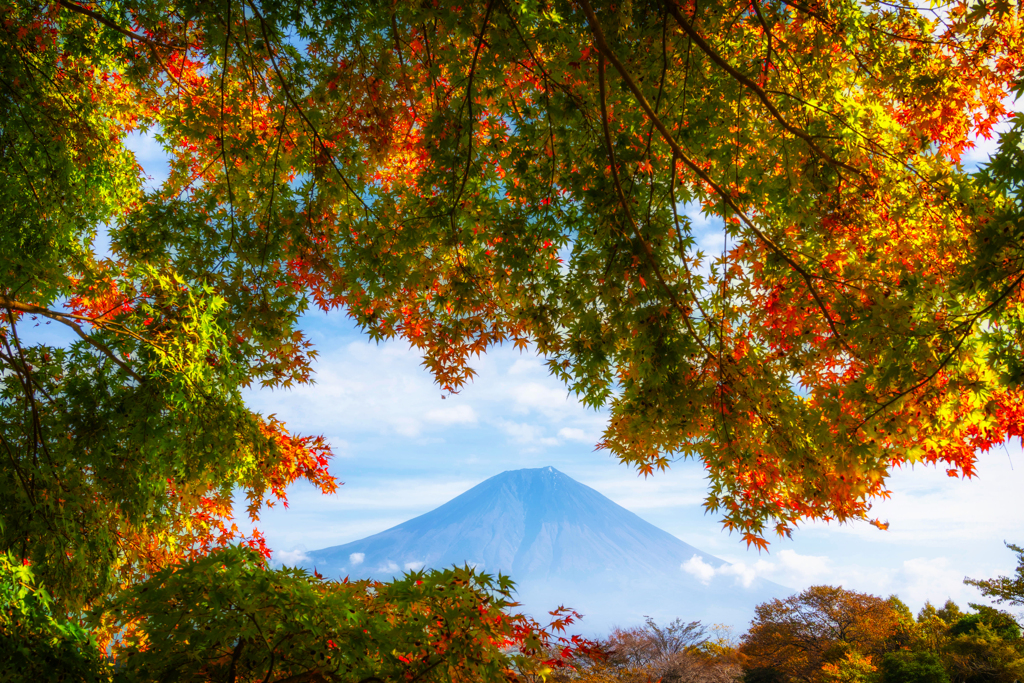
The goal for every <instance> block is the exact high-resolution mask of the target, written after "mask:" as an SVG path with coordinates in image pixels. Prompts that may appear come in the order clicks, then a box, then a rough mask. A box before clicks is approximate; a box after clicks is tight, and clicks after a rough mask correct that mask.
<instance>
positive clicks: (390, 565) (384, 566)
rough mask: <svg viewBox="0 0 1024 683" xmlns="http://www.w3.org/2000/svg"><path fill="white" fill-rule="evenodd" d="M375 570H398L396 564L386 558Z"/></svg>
mask: <svg viewBox="0 0 1024 683" xmlns="http://www.w3.org/2000/svg"><path fill="white" fill-rule="evenodd" d="M377 571H379V572H392V573H394V572H397V571H398V565H397V564H395V563H394V562H393V561H391V560H388V561H387V562H385V563H384V564H382V565H381V566H380V568H379V569H377Z"/></svg>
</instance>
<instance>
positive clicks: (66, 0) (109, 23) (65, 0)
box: [57, 0, 182, 50]
mask: <svg viewBox="0 0 1024 683" xmlns="http://www.w3.org/2000/svg"><path fill="white" fill-rule="evenodd" d="M57 4H58V5H60V6H61V7H63V8H64V9H67V10H70V11H72V12H77V13H78V14H84V15H85V16H87V17H90V18H91V19H94V20H96V21H97V22H99V23H101V24H103V25H104V26H106V27H107V28H110V29H113V30H115V31H117V32H118V33H120V34H121V35H123V36H126V37H128V38H131V39H132V40H138V41H139V42H142V43H146V44H147V45H150V46H155V47H162V48H166V49H168V50H181V49H182V46H181V45H177V44H174V43H161V42H160V41H159V40H153V39H152V38H149V37H148V36H143V35H140V34H138V33H133V32H132V31H129V30H128V29H126V28H122V27H121V26H118V25H117V24H116V23H115V22H114V21H113V20H111V19H108V18H106V17H105V16H103V15H102V14H100V13H99V12H96V11H94V10H91V9H89V8H88V7H83V6H82V5H79V4H78V3H74V2H70V0H57Z"/></svg>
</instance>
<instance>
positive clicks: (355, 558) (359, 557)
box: [348, 553, 366, 567]
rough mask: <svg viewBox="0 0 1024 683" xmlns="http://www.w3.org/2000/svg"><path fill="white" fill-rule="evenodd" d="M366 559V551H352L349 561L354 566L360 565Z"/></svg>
mask: <svg viewBox="0 0 1024 683" xmlns="http://www.w3.org/2000/svg"><path fill="white" fill-rule="evenodd" d="M365 559H366V553H352V554H351V555H349V556H348V561H349V562H351V563H352V566H353V567H358V566H359V565H361V564H362V563H363V560H365Z"/></svg>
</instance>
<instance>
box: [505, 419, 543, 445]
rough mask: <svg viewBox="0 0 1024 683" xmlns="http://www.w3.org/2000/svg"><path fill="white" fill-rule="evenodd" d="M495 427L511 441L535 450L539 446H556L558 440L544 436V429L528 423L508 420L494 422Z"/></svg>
mask: <svg viewBox="0 0 1024 683" xmlns="http://www.w3.org/2000/svg"><path fill="white" fill-rule="evenodd" d="M495 425H496V426H497V427H498V428H499V429H501V431H503V432H505V434H507V435H508V436H509V437H510V438H511V439H512V440H513V441H515V442H516V443H520V444H523V445H524V446H530V447H533V448H537V447H539V446H557V445H558V439H555V438H553V437H549V436H545V435H544V434H545V429H544V428H543V427H541V426H539V425H535V424H530V423H528V422H512V421H510V420H496V421H495Z"/></svg>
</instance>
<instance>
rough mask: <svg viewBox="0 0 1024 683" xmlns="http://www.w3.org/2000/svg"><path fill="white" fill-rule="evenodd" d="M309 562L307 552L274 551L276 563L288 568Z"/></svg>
mask: <svg viewBox="0 0 1024 683" xmlns="http://www.w3.org/2000/svg"><path fill="white" fill-rule="evenodd" d="M307 560H309V555H307V554H306V551H305V550H301V549H295V550H275V551H274V561H275V562H280V563H281V564H283V565H285V566H288V567H294V566H296V565H300V564H302V563H303V562H306V561H307Z"/></svg>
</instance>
